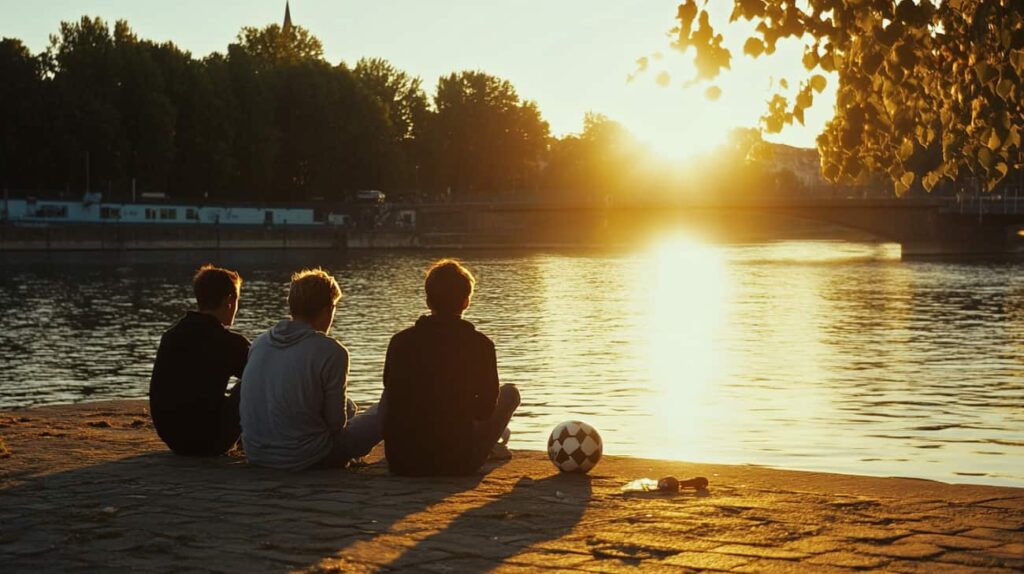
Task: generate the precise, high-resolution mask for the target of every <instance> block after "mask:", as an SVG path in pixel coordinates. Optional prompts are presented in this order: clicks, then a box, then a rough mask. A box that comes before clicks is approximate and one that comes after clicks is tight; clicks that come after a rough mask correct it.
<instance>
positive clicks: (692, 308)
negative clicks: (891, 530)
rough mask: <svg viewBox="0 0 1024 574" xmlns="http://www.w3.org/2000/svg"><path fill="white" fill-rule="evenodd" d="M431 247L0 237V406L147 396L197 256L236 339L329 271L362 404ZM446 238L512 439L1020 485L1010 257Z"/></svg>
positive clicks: (185, 304)
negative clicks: (585, 427)
mask: <svg viewBox="0 0 1024 574" xmlns="http://www.w3.org/2000/svg"><path fill="white" fill-rule="evenodd" d="M442 255H451V254H450V253H437V252H416V251H411V252H370V253H350V254H348V255H346V254H331V253H325V252H294V251H275V252H221V253H218V252H207V253H185V252H173V253H166V252H165V253H124V254H111V253H104V254H76V253H65V254H49V255H46V254H6V255H0V270H2V276H0V408H11V407H27V406H33V405H43V404H52V403H69V402H78V401H90V400H101V399H112V398H143V397H145V396H146V391H147V385H148V377H149V372H150V368H151V365H152V360H153V357H154V354H155V350H156V346H157V344H158V341H159V337H160V334H161V333H162V331H163V330H164V329H166V328H167V327H168V326H169V325H170V324H171V323H172V322H173V321H174V320H175V319H176V318H178V317H179V316H180V315H181V314H182V313H183V312H184V311H185V310H186V309H188V308H189V307H190V305H191V301H192V300H191V285H190V283H189V279H190V276H191V273H192V272H193V271H194V269H195V268H196V267H197V266H198V265H199V264H200V263H203V262H206V261H208V260H209V261H211V262H213V263H216V264H220V265H225V266H229V267H233V268H236V269H238V270H239V271H240V272H241V273H242V275H243V277H244V279H245V283H244V285H243V290H242V298H241V307H240V311H239V313H238V317H237V321H236V325H235V327H236V329H237V330H238V331H240V332H241V333H243V334H244V335H246V336H247V337H250V338H252V337H255V336H256V335H258V334H259V333H260V332H262V331H264V330H266V329H267V328H268V327H269V326H270V325H272V324H273V323H274V322H275V321H276V320H278V319H279V318H281V317H283V316H284V314H285V313H286V306H285V297H286V289H287V281H288V277H289V275H290V273H291V272H292V271H294V270H296V269H298V268H301V267H304V266H313V265H320V266H323V267H324V268H326V269H328V270H329V271H331V272H332V273H334V274H335V275H336V277H337V278H338V280H339V282H340V283H341V285H342V289H343V291H344V298H343V299H342V302H341V304H340V306H339V310H338V314H337V319H336V321H335V327H334V331H333V333H332V334H333V335H334V336H335V337H337V338H338V339H340V340H341V341H342V342H343V343H344V344H345V345H346V346H347V347H348V348H349V350H350V352H351V357H352V365H351V375H350V392H351V395H352V396H353V398H355V399H356V400H357V401H364V402H372V401H375V400H376V399H377V397H378V396H379V393H380V387H381V383H380V376H381V370H382V366H383V359H384V351H385V349H386V347H387V343H388V340H389V338H390V336H391V335H392V334H394V333H395V332H397V331H399V330H401V329H402V328H404V327H406V326H408V325H410V324H412V322H413V321H414V320H415V319H416V318H417V317H418V316H419V315H420V314H421V313H424V312H425V304H424V301H423V293H422V272H423V269H424V268H425V267H426V266H427V265H428V263H429V262H430V261H431V260H432V259H434V258H436V257H439V256H442ZM455 255H458V256H460V257H461V258H462V260H463V261H464V262H465V263H466V264H467V265H468V266H469V267H470V268H471V269H472V270H473V271H474V272H475V273H476V274H477V278H478V281H479V284H478V291H477V294H476V295H475V297H474V299H473V304H472V306H471V307H470V309H469V311H468V313H467V315H466V318H467V319H468V320H470V321H472V322H473V323H474V324H475V325H476V326H477V328H478V329H480V330H481V331H483V332H484V333H486V334H488V335H489V336H491V337H492V339H493V340H494V341H495V344H496V347H497V352H498V363H499V372H500V375H501V378H502V380H503V381H504V382H514V383H517V384H518V385H519V386H520V388H521V390H522V393H523V396H524V402H523V405H522V407H521V409H520V412H519V413H518V414H517V416H516V418H515V419H514V421H513V423H512V425H511V429H512V446H513V447H519V448H543V446H544V444H545V441H546V439H547V433H548V432H549V430H550V429H551V428H552V427H553V426H554V425H555V424H556V423H558V422H560V421H562V420H566V419H573V418H575V419H582V420H586V421H588V422H590V423H591V424H593V425H594V426H595V427H596V428H598V429H599V431H600V432H601V434H602V436H603V437H604V441H605V452H606V453H609V454H616V455H629V456H643V457H657V458H667V459H677V460H687V461H701V462H727V463H743V464H759V465H770V466H776V467H783V468H797V469H810V470H822V471H837V472H849V473H857V474H870V475H881V476H911V477H920V478H930V479H937V480H943V481H948V482H972V483H985V484H999V485H1013V486H1024V263H1021V262H973V263H971V262H905V261H900V259H899V247H898V246H896V245H890V244H870V243H848V242H831V241H783V242H773V243H760V244H744V245H708V244H702V243H699V242H695V241H693V240H690V239H687V238H685V237H682V236H668V237H664V238H662V239H660V240H658V241H655V242H652V243H650V244H649V245H646V246H642V247H637V248H635V249H622V250H617V251H611V252H603V251H602V252H599V251H557V250H549V251H528V252H513V251H501V252H478V251H465V252H460V253H455Z"/></svg>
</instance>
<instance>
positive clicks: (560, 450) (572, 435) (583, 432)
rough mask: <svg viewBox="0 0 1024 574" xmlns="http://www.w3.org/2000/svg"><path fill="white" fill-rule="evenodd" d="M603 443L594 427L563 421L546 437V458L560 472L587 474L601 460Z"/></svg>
mask: <svg viewBox="0 0 1024 574" xmlns="http://www.w3.org/2000/svg"><path fill="white" fill-rule="evenodd" d="M603 448H604V443H602V442H601V435H600V434H598V433H597V431H596V430H595V429H594V427H592V426H590V425H588V424H587V423H585V422H581V421H565V422H564V423H561V424H559V425H557V426H556V427H555V428H554V430H552V431H551V436H550V437H548V458H550V459H551V462H553V463H554V464H555V466H557V467H558V470H560V471H562V472H581V473H582V472H589V471H590V469H592V468H594V466H595V465H597V462H598V461H599V460H601V451H602V450H603Z"/></svg>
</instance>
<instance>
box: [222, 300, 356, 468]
mask: <svg viewBox="0 0 1024 574" xmlns="http://www.w3.org/2000/svg"><path fill="white" fill-rule="evenodd" d="M347 371H348V351H346V349H345V347H343V346H341V344H340V343H338V342H337V341H335V340H334V339H332V338H330V337H328V336H327V335H325V334H324V333H321V332H319V331H317V330H315V329H313V327H311V326H310V325H309V323H305V322H303V321H289V320H283V321H281V322H279V323H277V324H276V325H274V327H273V328H272V329H271V330H270V331H267V332H266V333H264V334H262V335H260V336H259V337H257V338H256V340H255V341H253V345H252V353H251V358H250V360H249V364H248V366H247V367H246V371H245V375H244V376H243V379H242V381H243V384H244V385H245V387H244V388H245V392H244V393H243V395H242V406H241V413H242V428H243V429H244V432H243V434H242V444H243V446H244V447H245V453H246V456H247V457H248V458H249V460H250V462H253V463H255V464H258V465H261V466H269V467H273V468H283V469H288V470H298V469H302V468H306V467H309V466H312V465H313V464H315V463H317V462H318V461H320V460H322V459H323V458H324V457H326V456H327V454H328V453H329V452H330V450H331V445H332V444H333V443H332V438H331V435H332V434H333V433H334V431H336V430H340V429H341V427H342V426H344V419H343V418H342V417H341V412H343V405H344V404H345V388H344V386H345V379H346V374H347ZM332 409H335V410H337V411H338V412H337V416H336V417H333V418H335V420H334V421H329V418H332V417H329V416H324V414H328V415H329V414H330V412H329V411H331V410H332Z"/></svg>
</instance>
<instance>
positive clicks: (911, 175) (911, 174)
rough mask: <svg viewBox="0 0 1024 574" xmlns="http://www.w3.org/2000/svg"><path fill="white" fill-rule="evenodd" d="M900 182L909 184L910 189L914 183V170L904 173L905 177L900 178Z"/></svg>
mask: <svg viewBox="0 0 1024 574" xmlns="http://www.w3.org/2000/svg"><path fill="white" fill-rule="evenodd" d="M900 183H902V184H903V185H905V186H907V188H908V189H909V188H910V186H911V185H914V172H912V171H908V172H907V173H905V174H903V177H901V178H900Z"/></svg>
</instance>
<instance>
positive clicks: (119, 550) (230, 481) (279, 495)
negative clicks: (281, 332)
mask: <svg viewBox="0 0 1024 574" xmlns="http://www.w3.org/2000/svg"><path fill="white" fill-rule="evenodd" d="M69 446H72V448H69V450H68V456H69V457H74V456H76V454H75V452H74V450H73V445H69ZM12 478H13V477H12ZM482 478H483V477H482V476H474V477H466V478H461V479H451V478H448V479H444V480H428V481H421V480H420V481H417V480H409V479H401V478H398V477H392V476H389V475H388V474H387V472H386V469H385V468H383V465H380V464H377V465H373V466H371V467H369V468H366V469H362V470H359V471H346V470H334V471H313V472H300V473H288V472H282V471H273V470H268V469H260V468H255V467H251V466H249V465H248V464H246V463H244V462H243V461H242V459H238V458H234V459H233V458H229V457H220V458H215V459H193V458H184V457H177V456H174V455H172V454H170V453H164V452H161V453H150V454H144V455H139V456H132V457H128V458H124V459H119V460H116V461H111V462H106V463H102V464H94V465H91V466H86V467H81V468H76V469H72V470H67V471H63V472H57V473H53V474H48V475H36V476H31V477H23V478H22V479H21V480H22V481H23V482H22V483H21V484H19V485H17V486H13V487H10V488H6V489H2V490H0V564H4V567H3V570H4V571H5V572H17V571H39V570H42V571H53V570H60V571H68V570H85V571H96V570H126V569H142V570H147V571H150V570H176V571H180V570H183V569H200V570H207V571H226V572H237V571H252V570H255V571H285V570H293V569H297V568H298V569H301V568H309V567H311V566H314V565H315V564H318V563H319V562H320V561H321V560H323V559H324V558H325V557H331V556H338V555H340V554H344V553H345V552H346V549H348V548H350V547H351V546H352V545H353V544H358V543H360V542H361V541H367V540H372V539H374V538H375V537H377V536H378V535H379V534H380V533H382V532H386V531H388V530H389V529H390V528H391V526H392V525H393V524H395V523H396V522H397V521H399V520H401V519H402V518H403V517H405V516H408V515H411V514H415V513H419V512H422V511H423V510H424V509H427V508H429V507H430V506H432V505H434V504H436V503H438V502H440V501H442V500H444V499H446V498H447V497H449V496H452V495H455V494H457V493H459V492H462V491H466V490H471V489H474V488H475V487H476V486H477V484H478V483H479V482H480V480H481V479H482Z"/></svg>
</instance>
